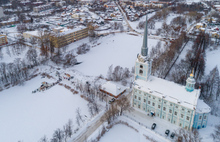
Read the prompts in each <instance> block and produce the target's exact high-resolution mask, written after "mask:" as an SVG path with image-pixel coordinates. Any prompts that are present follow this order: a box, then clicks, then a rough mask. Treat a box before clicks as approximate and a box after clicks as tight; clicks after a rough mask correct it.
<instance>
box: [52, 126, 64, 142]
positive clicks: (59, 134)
mask: <svg viewBox="0 0 220 142" xmlns="http://www.w3.org/2000/svg"><path fill="white" fill-rule="evenodd" d="M63 138H64V134H63V131H62V130H61V129H59V128H58V129H57V130H55V132H54V133H53V138H52V140H51V141H52V142H62V141H63Z"/></svg>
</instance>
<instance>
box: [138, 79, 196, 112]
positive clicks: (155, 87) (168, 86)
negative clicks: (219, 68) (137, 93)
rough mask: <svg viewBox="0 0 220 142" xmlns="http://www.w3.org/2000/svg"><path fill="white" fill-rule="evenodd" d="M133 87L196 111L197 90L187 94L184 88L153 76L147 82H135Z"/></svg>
mask: <svg viewBox="0 0 220 142" xmlns="http://www.w3.org/2000/svg"><path fill="white" fill-rule="evenodd" d="M134 87H135V88H136V89H141V90H143V91H145V92H147V93H150V94H152V95H154V96H156V97H159V98H163V99H164V100H167V101H170V102H173V103H177V104H179V105H181V106H183V107H186V108H189V109H196V105H197V100H198V98H199V94H200V90H198V89H195V90H194V91H192V92H188V91H186V89H185V86H182V85H179V84H176V83H174V82H171V81H167V80H164V79H161V78H157V77H154V76H150V77H149V80H148V81H144V80H140V79H137V80H135V83H134Z"/></svg>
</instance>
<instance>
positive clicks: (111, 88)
mask: <svg viewBox="0 0 220 142" xmlns="http://www.w3.org/2000/svg"><path fill="white" fill-rule="evenodd" d="M101 89H102V90H104V91H106V92H108V93H111V94H112V95H114V96H118V95H119V94H121V93H122V92H124V90H126V87H125V86H122V85H121V84H119V83H116V82H112V81H107V82H106V83H105V84H103V85H102V88H101Z"/></svg>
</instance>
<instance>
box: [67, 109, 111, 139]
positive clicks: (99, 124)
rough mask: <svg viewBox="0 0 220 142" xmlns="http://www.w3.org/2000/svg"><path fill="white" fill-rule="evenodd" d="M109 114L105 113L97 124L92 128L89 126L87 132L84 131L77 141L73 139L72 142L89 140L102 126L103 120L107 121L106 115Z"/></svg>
mask: <svg viewBox="0 0 220 142" xmlns="http://www.w3.org/2000/svg"><path fill="white" fill-rule="evenodd" d="M106 113H108V111H107V112H105V113H104V114H103V115H102V116H101V117H100V118H99V119H97V120H96V122H95V123H93V124H92V125H91V126H87V128H86V129H85V131H82V132H81V133H80V134H79V135H78V136H77V137H76V138H75V139H73V140H72V141H71V142H84V141H86V140H87V138H88V137H89V136H90V135H91V134H92V133H94V132H95V130H96V129H98V128H99V127H100V126H101V125H102V124H103V120H104V119H105V114H106Z"/></svg>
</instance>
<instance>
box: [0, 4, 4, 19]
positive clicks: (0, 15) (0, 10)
mask: <svg viewBox="0 0 220 142" xmlns="http://www.w3.org/2000/svg"><path fill="white" fill-rule="evenodd" d="M3 16H4V13H3V8H2V7H0V18H2V17H3Z"/></svg>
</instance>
